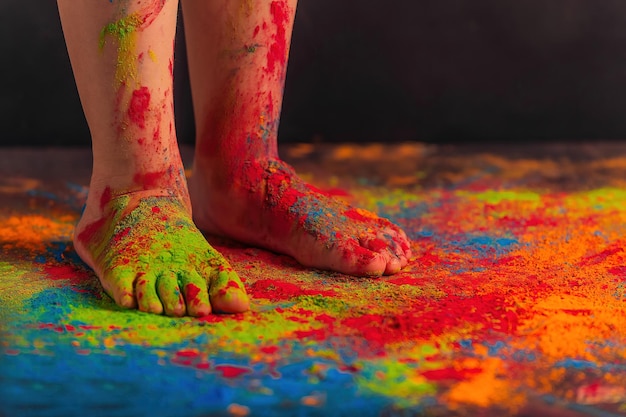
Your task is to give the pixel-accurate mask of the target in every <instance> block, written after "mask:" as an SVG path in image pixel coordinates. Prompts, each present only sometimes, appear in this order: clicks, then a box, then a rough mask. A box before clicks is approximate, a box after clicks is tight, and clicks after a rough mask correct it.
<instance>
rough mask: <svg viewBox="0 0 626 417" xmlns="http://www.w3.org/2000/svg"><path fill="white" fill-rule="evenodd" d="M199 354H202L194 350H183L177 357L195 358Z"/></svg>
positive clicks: (177, 353)
mask: <svg viewBox="0 0 626 417" xmlns="http://www.w3.org/2000/svg"><path fill="white" fill-rule="evenodd" d="M199 354H200V353H199V352H198V351H197V350H194V349H181V350H179V351H178V352H176V356H182V357H184V358H195V357H196V356H198V355H199Z"/></svg>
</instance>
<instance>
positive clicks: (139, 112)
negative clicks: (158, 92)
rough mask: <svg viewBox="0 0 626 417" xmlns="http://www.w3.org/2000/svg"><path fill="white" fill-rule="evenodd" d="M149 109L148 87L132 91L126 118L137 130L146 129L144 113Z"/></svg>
mask: <svg viewBox="0 0 626 417" xmlns="http://www.w3.org/2000/svg"><path fill="white" fill-rule="evenodd" d="M149 107H150V91H149V90H148V87H145V86H144V87H140V88H138V89H136V90H134V91H133V95H132V96H131V99H130V104H129V106H128V118H129V120H130V121H131V122H132V123H134V124H136V125H137V126H138V127H139V128H141V129H144V128H145V127H146V112H147V111H148V108H149Z"/></svg>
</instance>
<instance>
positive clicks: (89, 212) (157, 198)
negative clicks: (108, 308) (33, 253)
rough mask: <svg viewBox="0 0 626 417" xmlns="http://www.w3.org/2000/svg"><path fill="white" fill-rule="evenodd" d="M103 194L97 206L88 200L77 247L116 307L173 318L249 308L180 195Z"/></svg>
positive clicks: (152, 192) (236, 279)
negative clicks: (194, 221)
mask: <svg viewBox="0 0 626 417" xmlns="http://www.w3.org/2000/svg"><path fill="white" fill-rule="evenodd" d="M92 192H94V193H96V192H97V190H95V191H94V190H92ZM99 194H100V195H101V198H100V204H96V205H98V206H99V207H94V204H91V203H90V202H88V205H87V208H86V210H85V213H84V214H83V217H82V218H81V220H80V222H79V224H78V226H77V228H76V233H75V238H74V245H75V248H76V251H77V252H78V254H79V255H80V257H81V258H82V259H83V260H84V261H85V262H86V263H87V264H88V265H89V266H91V267H92V268H93V269H94V271H95V272H96V274H97V275H98V277H99V279H100V282H101V283H102V286H103V287H104V290H105V291H106V292H107V293H108V294H109V295H110V296H111V297H112V298H113V299H114V300H115V302H116V303H117V304H118V305H120V306H122V307H126V308H139V310H141V311H145V312H150V313H156V314H162V313H163V312H165V314H167V315H169V316H183V315H185V314H188V315H190V316H204V315H207V314H210V313H211V311H216V312H227V313H235V312H241V311H245V310H247V309H248V297H247V295H246V293H245V289H244V286H243V285H242V283H241V281H240V280H239V277H238V276H237V274H236V273H235V272H234V271H233V270H232V269H231V267H230V266H229V265H228V262H227V261H226V260H225V259H224V258H223V257H222V256H221V255H220V254H219V253H217V252H216V251H215V250H214V249H213V248H212V247H211V246H210V245H209V244H208V243H207V241H206V240H205V239H204V237H203V236H202V234H201V233H200V231H199V230H198V229H197V228H196V226H195V225H194V224H193V222H192V221H191V216H190V214H189V211H188V210H187V208H186V206H185V204H184V203H182V202H181V200H179V197H175V196H172V195H170V193H168V192H166V191H158V190H149V191H136V192H132V193H128V194H122V195H119V196H111V193H110V191H109V190H108V189H105V190H104V191H102V192H101V193H99Z"/></svg>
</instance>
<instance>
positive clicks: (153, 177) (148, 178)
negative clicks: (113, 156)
mask: <svg viewBox="0 0 626 417" xmlns="http://www.w3.org/2000/svg"><path fill="white" fill-rule="evenodd" d="M165 174H166V172H165V171H157V172H146V173H143V174H142V173H137V174H135V176H134V177H133V181H134V182H135V184H139V185H142V186H143V187H144V189H146V190H149V189H154V188H155V187H157V186H158V185H159V184H160V183H162V181H163V180H164V177H165Z"/></svg>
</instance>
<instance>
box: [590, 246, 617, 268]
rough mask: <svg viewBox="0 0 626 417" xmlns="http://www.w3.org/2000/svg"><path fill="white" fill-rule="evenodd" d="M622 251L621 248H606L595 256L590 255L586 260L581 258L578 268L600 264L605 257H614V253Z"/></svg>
mask: <svg viewBox="0 0 626 417" xmlns="http://www.w3.org/2000/svg"><path fill="white" fill-rule="evenodd" d="M623 250H624V249H622V247H620V246H614V247H612V248H607V249H605V250H603V251H602V252H600V253H597V254H595V255H591V256H588V257H586V258H583V260H582V261H580V264H579V265H580V266H589V265H596V264H599V263H600V262H602V261H604V260H605V259H606V258H607V257H609V256H611V255H615V254H616V253H619V252H622V251H623Z"/></svg>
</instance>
